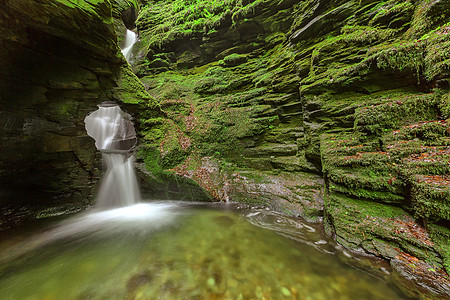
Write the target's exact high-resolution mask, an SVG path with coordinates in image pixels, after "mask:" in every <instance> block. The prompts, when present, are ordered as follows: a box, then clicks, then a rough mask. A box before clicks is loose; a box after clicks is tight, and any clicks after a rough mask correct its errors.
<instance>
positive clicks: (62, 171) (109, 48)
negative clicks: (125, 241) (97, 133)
mask: <svg viewBox="0 0 450 300" xmlns="http://www.w3.org/2000/svg"><path fill="white" fill-rule="evenodd" d="M0 16H1V17H0V48H1V51H0V66H1V67H0V136H1V143H0V153H1V157H0V184H1V195H0V196H1V199H2V203H3V205H2V207H3V208H2V211H1V214H0V216H1V217H2V220H3V223H5V224H2V225H4V226H6V227H8V226H9V225H8V224H6V223H7V222H17V223H18V222H20V219H21V215H23V217H26V216H25V215H27V214H28V213H29V214H32V215H35V214H36V213H38V212H39V211H42V210H45V209H46V208H49V209H50V211H49V213H50V214H51V213H58V212H61V211H64V210H73V209H80V208H81V207H83V206H86V205H87V204H89V203H90V199H91V195H92V192H93V189H92V187H93V185H94V184H95V183H96V181H97V180H98V178H99V175H100V172H99V167H100V166H101V165H100V164H99V154H97V153H96V150H95V147H94V143H93V141H92V139H91V138H89V137H88V136H87V135H86V132H85V129H84V117H85V116H86V115H87V114H88V113H89V112H91V111H93V110H95V109H96V104H98V103H100V102H102V101H105V100H113V99H114V97H115V96H114V89H113V88H114V87H116V86H117V79H118V78H119V75H120V66H121V65H122V64H123V63H124V62H123V59H122V58H121V57H120V54H119V53H120V52H119V50H120V49H118V46H117V36H116V32H115V29H114V25H113V19H112V6H111V3H110V1H108V0H104V1H95V2H92V1H91V2H89V3H88V2H85V1H62V0H50V1H47V0H46V1H31V0H30V1H16V0H11V1H9V0H7V1H2V3H1V4H0ZM57 199H60V200H57ZM67 201H68V202H69V203H66V202H67ZM55 207H57V208H55ZM28 209H29V210H30V211H27V210H28ZM17 210H19V213H17ZM20 211H23V214H22V213H20ZM38 214H39V213H38ZM44 215H46V213H42V214H41V215H40V216H41V217H42V216H44ZM10 216H11V218H13V219H16V220H10Z"/></svg>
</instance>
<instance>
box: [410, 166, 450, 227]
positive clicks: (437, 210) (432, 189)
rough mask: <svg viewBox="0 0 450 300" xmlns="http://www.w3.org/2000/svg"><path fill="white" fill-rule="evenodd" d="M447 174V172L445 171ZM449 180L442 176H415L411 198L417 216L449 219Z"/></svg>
mask: <svg viewBox="0 0 450 300" xmlns="http://www.w3.org/2000/svg"><path fill="white" fill-rule="evenodd" d="M447 174H448V173H447ZM449 187H450V181H449V180H448V179H446V178H445V175H444V176H415V177H414V180H413V181H412V189H411V198H412V202H413V209H414V213H415V216H416V217H418V218H426V219H436V220H438V221H439V220H450V188H449Z"/></svg>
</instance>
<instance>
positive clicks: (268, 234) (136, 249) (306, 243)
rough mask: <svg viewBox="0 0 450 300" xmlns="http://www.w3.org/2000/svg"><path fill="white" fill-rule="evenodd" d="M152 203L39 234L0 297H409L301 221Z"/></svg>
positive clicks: (10, 271) (260, 211) (259, 211)
mask: <svg viewBox="0 0 450 300" xmlns="http://www.w3.org/2000/svg"><path fill="white" fill-rule="evenodd" d="M153 204H154V205H155V206H153V207H152V205H153ZM153 204H148V206H147V204H143V205H144V206H135V207H131V208H129V209H130V211H128V212H126V213H125V211H123V210H112V211H109V212H107V213H105V212H103V213H99V214H92V215H91V216H88V215H81V216H79V217H76V218H74V219H69V220H67V221H66V222H64V223H63V224H61V225H60V227H56V228H53V229H50V230H49V231H47V232H45V233H44V235H41V237H42V236H47V237H49V236H51V237H52V238H47V239H46V243H43V244H42V245H40V246H39V247H38V248H37V247H35V248H34V249H35V250H34V251H31V252H28V253H27V254H26V255H23V256H22V257H21V259H19V258H16V259H15V260H12V261H11V260H10V261H9V262H8V263H7V264H6V265H8V268H3V270H2V276H1V277H0V298H1V299H63V298H64V299H406V297H405V296H404V295H402V294H401V293H400V292H399V291H398V290H397V289H396V288H395V287H393V286H392V285H391V284H389V281H388V280H389V278H388V277H386V278H384V279H383V278H381V277H380V276H378V275H377V276H378V278H375V277H373V275H372V274H371V275H369V274H367V273H365V272H362V270H360V269H355V268H354V267H352V266H350V265H348V264H347V263H346V262H345V261H342V260H341V259H339V253H340V252H339V251H336V249H335V248H334V246H333V245H332V243H329V242H327V241H326V239H325V238H324V236H323V235H322V233H321V232H320V230H319V229H318V228H315V227H314V226H312V225H311V224H307V223H304V222H302V221H300V220H298V219H293V218H288V217H284V216H282V215H280V214H278V213H276V212H273V211H270V210H266V209H264V208H252V207H248V206H243V205H232V204H231V205H230V204H229V205H224V206H222V205H217V204H216V205H211V206H209V205H203V204H192V205H186V204H183V205H182V204H177V203H173V202H160V203H153ZM94 216H95V218H94ZM70 224H72V226H74V227H75V229H70V230H72V232H71V233H70V234H69V232H68V231H66V230H68V229H69V228H70V226H69V225H70ZM255 225H256V226H255ZM269 229H270V230H269ZM61 232H65V234H64V235H63V234H61ZM23 245H24V244H22V246H23ZM318 250H319V251H318ZM6 296H7V298H5V297H6Z"/></svg>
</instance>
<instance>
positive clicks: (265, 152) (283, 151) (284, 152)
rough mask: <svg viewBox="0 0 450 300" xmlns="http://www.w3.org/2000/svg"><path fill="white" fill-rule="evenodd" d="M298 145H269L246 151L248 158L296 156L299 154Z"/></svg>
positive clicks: (245, 154)
mask: <svg viewBox="0 0 450 300" xmlns="http://www.w3.org/2000/svg"><path fill="white" fill-rule="evenodd" d="M297 150H298V147H297V144H268V145H264V146H258V147H253V148H247V149H245V150H244V156H246V157H269V158H270V157H272V156H273V157H276V156H294V155H296V154H297Z"/></svg>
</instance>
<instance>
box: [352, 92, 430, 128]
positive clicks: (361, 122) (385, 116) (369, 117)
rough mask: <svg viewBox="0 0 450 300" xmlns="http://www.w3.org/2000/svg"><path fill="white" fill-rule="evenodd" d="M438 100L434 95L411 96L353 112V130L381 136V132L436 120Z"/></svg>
mask: <svg viewBox="0 0 450 300" xmlns="http://www.w3.org/2000/svg"><path fill="white" fill-rule="evenodd" d="M437 105H438V99H437V97H436V95H435V94H429V95H427V94H424V95H411V96H405V97H400V98H395V99H390V100H389V101H387V102H385V103H382V104H379V105H375V106H370V107H361V108H358V109H356V111H355V129H357V130H359V131H362V132H367V133H370V134H376V135H381V133H382V132H383V131H387V130H389V129H391V128H397V127H399V126H401V125H403V124H404V125H406V124H408V123H414V122H420V121H428V120H433V119H435V118H436V115H437V114H438V111H437Z"/></svg>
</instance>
